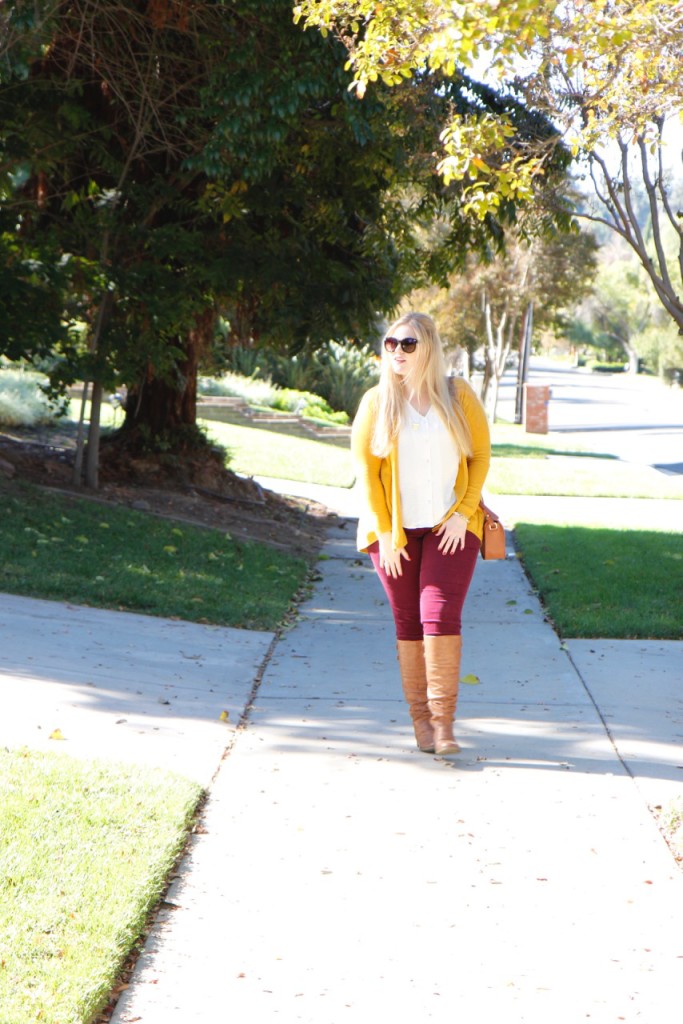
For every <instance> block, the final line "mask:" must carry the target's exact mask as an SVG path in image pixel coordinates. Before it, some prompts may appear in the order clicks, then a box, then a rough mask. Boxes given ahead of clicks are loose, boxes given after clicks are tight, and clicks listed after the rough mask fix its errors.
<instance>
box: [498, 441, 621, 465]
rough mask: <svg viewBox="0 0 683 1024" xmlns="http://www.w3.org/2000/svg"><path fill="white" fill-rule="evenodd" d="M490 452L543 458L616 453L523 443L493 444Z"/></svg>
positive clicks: (598, 456) (602, 456)
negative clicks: (577, 450)
mask: <svg viewBox="0 0 683 1024" xmlns="http://www.w3.org/2000/svg"><path fill="white" fill-rule="evenodd" d="M491 454H492V455H493V456H494V458H498V459H518V458H529V459H545V458H547V456H548V455H566V456H569V457H570V458H573V459H576V458H584V459H616V460H617V461H618V456H617V455H610V454H608V453H607V452H574V451H566V450H565V449H558V448H540V447H536V446H534V445H525V444H505V443H503V444H493V445H492V446H491Z"/></svg>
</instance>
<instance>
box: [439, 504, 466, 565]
mask: <svg viewBox="0 0 683 1024" xmlns="http://www.w3.org/2000/svg"><path fill="white" fill-rule="evenodd" d="M466 532H467V520H466V519H465V517H464V516H461V515H460V514H459V513H458V512H454V513H453V515H452V516H449V517H448V519H447V520H446V522H445V523H444V524H443V525H442V526H441V528H440V529H438V530H437V531H436V535H437V537H441V543H440V544H439V551H441V552H442V553H443V554H444V555H454V554H455V552H456V551H457V550H458V548H463V549H464V547H465V534H466Z"/></svg>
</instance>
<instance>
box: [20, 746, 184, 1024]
mask: <svg viewBox="0 0 683 1024" xmlns="http://www.w3.org/2000/svg"><path fill="white" fill-rule="evenodd" d="M200 796H201V790H200V788H199V787H198V786H197V785H196V784H194V783H191V782H188V781H187V780H186V779H182V778H180V777H177V776H171V775H169V774H167V773H165V772H161V771H159V770H156V769H148V768H142V767H140V766H135V767H124V766H116V765H110V764H101V763H85V762H80V761H77V760H74V759H71V758H69V757H66V756H63V755H46V754H38V753H32V752H29V751H14V752H10V751H7V750H0V1024H35V1022H42V1024H90V1022H92V1021H93V1020H94V1018H95V1016H96V1015H97V1014H98V1013H99V1012H100V1011H101V1010H102V1009H103V1008H104V1007H105V1006H106V1005H107V1003H108V1001H109V998H110V994H111V991H112V988H113V986H114V984H115V982H116V980H117V978H118V976H119V973H120V971H121V968H122V966H123V964H124V963H125V961H126V959H127V957H128V956H129V954H130V952H131V951H132V950H133V948H134V947H135V944H136V942H137V940H138V938H139V937H140V935H141V932H142V930H143V928H144V925H145V921H146V919H147V916H148V914H149V913H150V911H151V909H152V908H153V906H154V905H155V904H156V902H157V901H158V900H159V898H160V896H161V895H162V893H163V891H164V888H165V885H166V880H167V878H168V875H169V872H170V870H171V868H172V867H173V865H174V863H175V861H176V859H177V857H178V855H179V854H180V852H181V851H182V849H183V846H184V844H185V841H186V838H187V832H188V825H189V823H190V821H191V818H192V815H193V813H194V811H195V809H196V807H197V803H198V801H199V799H200Z"/></svg>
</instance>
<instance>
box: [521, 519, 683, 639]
mask: <svg viewBox="0 0 683 1024" xmlns="http://www.w3.org/2000/svg"><path fill="white" fill-rule="evenodd" d="M515 545H516V547H517V550H518V552H519V554H520V556H521V558H522V561H523V563H524V567H525V569H526V571H527V572H528V573H529V575H530V577H531V579H532V581H533V583H534V585H535V587H536V589H537V591H538V593H539V596H540V598H541V600H542V601H543V604H544V606H545V608H546V609H547V611H548V614H549V616H550V618H551V619H552V621H553V623H554V624H555V626H556V628H557V629H558V631H559V633H560V635H561V636H563V637H595V638H598V637H604V638H612V639H625V638H637V639H669V640H681V639H683V620H682V619H681V608H683V532H679V533H665V532H655V531H650V530H647V531H644V530H614V529H608V528H587V527H578V526H557V525H548V524H538V523H534V524H531V523H523V522H521V523H517V525H516V527H515Z"/></svg>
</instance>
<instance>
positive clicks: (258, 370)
mask: <svg viewBox="0 0 683 1024" xmlns="http://www.w3.org/2000/svg"><path fill="white" fill-rule="evenodd" d="M229 362H230V367H231V369H232V370H233V372H234V373H248V375H249V376H251V377H254V378H257V377H258V378H261V379H267V380H269V381H272V383H273V384H276V385H278V387H280V388H283V389H285V390H294V391H299V392H307V393H314V394H316V395H319V396H320V397H322V398H324V399H325V400H326V401H327V402H328V404H329V406H331V408H332V409H335V410H338V411H341V412H345V413H346V414H347V415H348V416H350V417H353V416H355V414H356V410H357V408H358V404H359V402H360V399H361V397H362V395H363V393H364V392H365V391H367V389H368V388H369V387H372V385H373V384H376V383H377V379H378V376H379V364H378V360H377V356H376V355H375V354H374V352H373V351H372V349H371V348H370V346H367V345H366V346H364V347H362V348H359V347H358V346H356V345H347V344H343V343H342V342H338V341H329V342H328V343H327V344H326V345H324V346H323V347H322V348H321V349H318V351H317V352H313V353H307V352H300V353H297V355H293V356H287V355H282V354H281V353H278V352H273V351H270V350H269V349H260V350H258V349H250V348H245V347H243V346H239V345H238V346H235V347H234V348H232V349H230V351H229ZM307 415H308V414H307Z"/></svg>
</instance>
